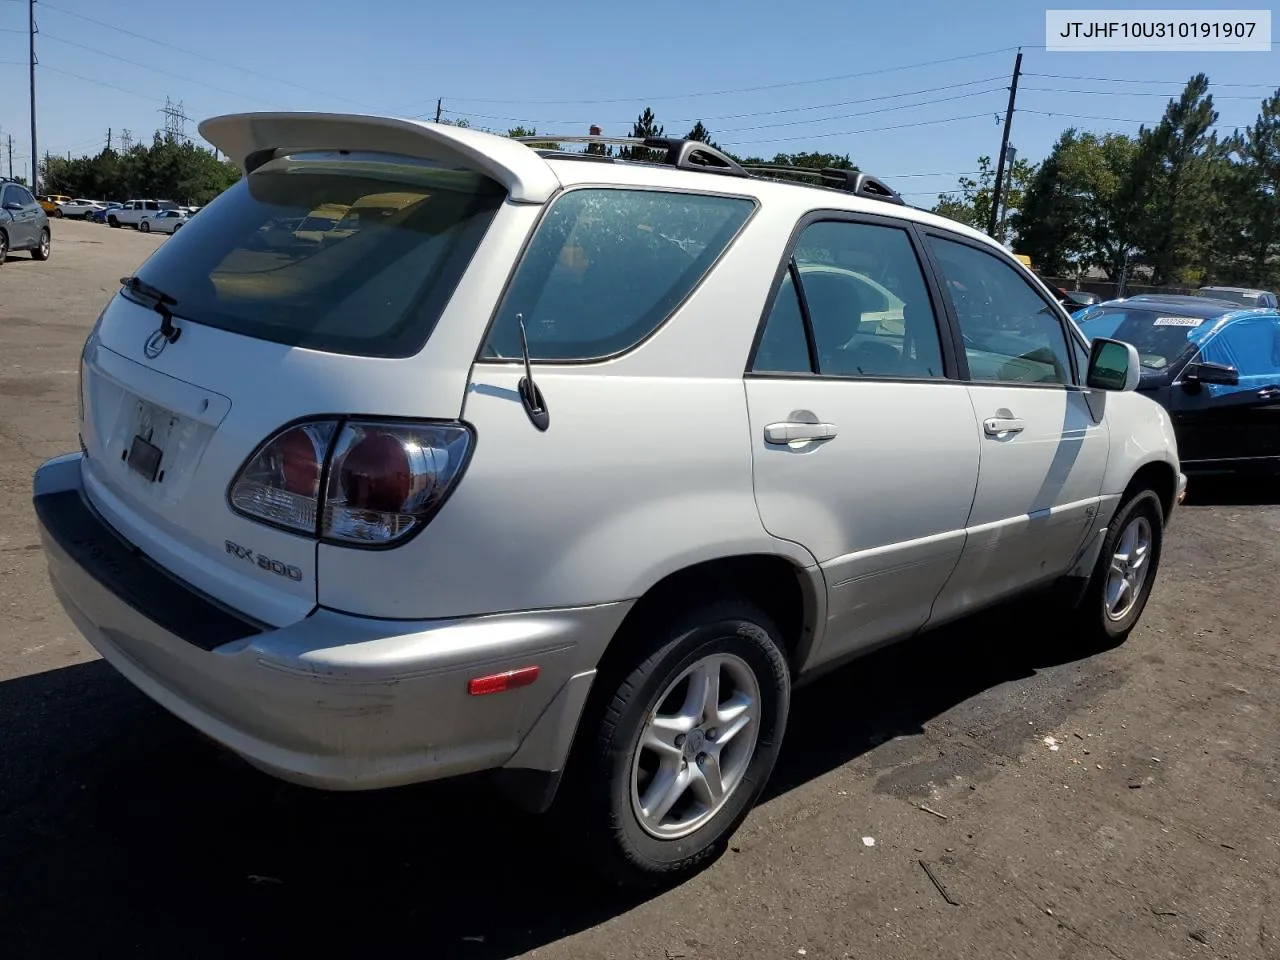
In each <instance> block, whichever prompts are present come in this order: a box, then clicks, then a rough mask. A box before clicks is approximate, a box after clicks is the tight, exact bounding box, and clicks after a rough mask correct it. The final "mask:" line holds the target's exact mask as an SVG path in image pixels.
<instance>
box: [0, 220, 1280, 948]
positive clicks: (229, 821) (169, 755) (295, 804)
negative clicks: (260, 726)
mask: <svg viewBox="0 0 1280 960" xmlns="http://www.w3.org/2000/svg"><path fill="white" fill-rule="evenodd" d="M163 242H165V241H164V240H162V239H160V238H157V237H154V236H151V237H148V236H143V235H140V234H137V233H134V232H133V231H129V230H110V229H109V228H107V227H103V226H96V225H91V224H80V223H64V222H57V223H55V225H54V247H53V257H52V259H51V260H50V261H49V262H48V263H44V264H37V263H35V262H33V261H31V260H29V259H27V258H26V256H25V255H16V256H14V257H13V258H11V259H10V261H9V262H8V263H7V264H6V265H4V266H3V268H0V414H2V415H0V956H3V957H6V958H7V957H13V958H27V957H37V958H44V957H70V956H102V957H166V958H168V957H174V956H184V957H223V956H231V955H235V956H257V955H260V954H261V955H267V954H271V955H277V956H278V955H280V954H281V953H282V951H283V952H284V954H285V955H288V956H303V955H308V953H309V954H311V955H317V956H320V955H332V954H337V953H339V952H341V953H345V954H354V953H355V952H357V951H359V952H362V953H372V952H382V951H389V950H396V951H398V952H400V951H404V952H407V951H412V952H413V953H414V954H415V955H418V956H424V957H452V956H458V957H480V958H487V957H508V956H515V955H522V954H528V955H532V956H538V957H548V958H550V957H556V958H568V957H575V958H594V957H619V958H623V957H625V958H631V957H636V958H656V960H672V958H676V957H684V958H689V960H694V958H703V957H719V958H765V957H768V958H786V957H798V956H804V957H808V958H820V957H856V958H870V957H875V958H884V960H897V958H903V960H906V958H911V960H917V958H930V960H932V958H951V957H957V958H959V957H966V958H975V960H993V958H1004V957H1025V958H1041V957H1046V958H1047V957H1061V958H1071V960H1092V958H1099V960H1108V958H1109V960H1116V958H1125V960H1156V958H1166V957H1224V958H1225V957H1230V958H1236V960H1250V958H1259V960H1262V958H1275V957H1280V783H1278V779H1280V763H1278V762H1277V759H1276V739H1275V734H1276V731H1277V730H1278V729H1280V658H1278V655H1277V632H1276V618H1277V614H1276V596H1277V580H1276V573H1275V571H1276V570H1277V568H1280V507H1277V506H1276V504H1277V503H1280V496H1277V491H1276V489H1275V488H1276V486H1277V485H1276V484H1270V485H1253V486H1241V485H1236V484H1223V483H1213V484H1207V483H1193V485H1192V488H1191V490H1192V502H1191V503H1190V504H1189V505H1188V506H1186V507H1184V508H1182V510H1181V511H1180V513H1179V514H1178V516H1177V517H1176V518H1175V521H1174V525H1173V529H1172V530H1171V532H1170V538H1169V540H1168V542H1167V547H1166V553H1165V558H1164V564H1163V568H1162V570H1161V576H1160V580H1159V583H1158V585H1157V587H1156V591H1155V594H1154V597H1153V599H1152V602H1151V604H1150V605H1149V606H1148V608H1147V612H1146V615H1145V617H1144V620H1143V622H1142V625H1141V626H1140V627H1139V629H1138V630H1137V631H1136V632H1135V633H1134V634H1133V636H1132V637H1131V638H1130V640H1129V641H1128V643H1126V644H1125V645H1124V646H1122V647H1119V648H1116V649H1112V650H1108V651H1105V652H1101V653H1095V654H1094V655H1092V656H1088V657H1082V656H1081V655H1080V652H1079V651H1078V650H1074V649H1073V648H1072V646H1071V644H1070V643H1069V642H1068V640H1067V639H1066V638H1064V637H1062V636H1061V635H1060V634H1058V633H1057V632H1056V631H1055V629H1054V626H1053V624H1052V623H1051V622H1048V621H1047V619H1046V618H1045V616H1044V614H1043V611H1041V610H1038V609H1037V607H1036V605H1035V604H1024V605H1022V606H1020V607H1017V608H1010V609H1006V610H1002V611H998V612H995V613H992V614H989V615H985V616H983V617H981V618H980V619H978V620H974V621H970V622H967V623H964V624H961V625H959V626H957V627H953V628H949V629H946V630H944V631H941V632H939V633H936V634H932V635H929V636H926V637H922V638H919V639H917V640H913V641H910V642H907V643H905V644H901V645H898V646H897V647H894V648H891V649H889V650H886V651H882V652H880V653H878V654H875V655H873V656H871V657H869V658H867V659H865V660H863V661H861V662H859V663H857V664H854V665H853V666H851V667H850V668H848V669H846V670H844V671H842V672H840V673H838V674H836V675H833V676H831V677H829V678H827V679H824V680H823V681H821V682H820V683H818V684H816V685H814V686H812V687H810V688H808V689H806V690H805V691H804V692H802V693H801V694H799V695H798V696H797V699H796V702H795V705H794V713H793V717H792V721H791V725H790V728H789V730H788V734H787V742H786V745H785V747H784V750H783V755H782V759H781V761H780V764H779V767H778V770H777V772H776V774H775V776H774V780H773V783H772V784H771V785H770V789H769V793H768V796H767V798H766V799H765V801H764V802H763V803H762V804H761V806H760V807H759V808H758V809H757V810H756V811H755V812H754V813H753V815H752V816H751V818H750V819H749V820H748V821H747V824H746V826H745V827H744V828H743V830H742V832H741V833H740V834H739V835H738V837H737V838H736V839H735V841H734V846H733V848H732V850H731V851H730V852H729V853H727V854H726V855H725V857H724V858H723V859H722V860H721V861H720V862H718V863H716V864H715V865H714V866H712V867H711V868H710V869H709V870H707V871H706V872H705V873H704V874H702V875H700V876H699V877H697V878H695V879H693V880H692V881H690V882H688V883H686V884H684V885H683V886H681V887H679V888H678V889H675V890H673V891H670V892H667V893H665V894H662V895H660V896H657V897H654V898H652V899H648V900H633V899H624V898H620V897H618V896H616V895H613V894H611V893H608V892H606V891H604V890H602V889H601V888H600V887H599V886H598V885H597V884H596V883H595V882H593V880H592V879H591V878H590V877H586V876H583V875H581V874H580V873H579V872H578V871H577V870H576V869H575V868H574V867H573V866H571V865H570V861H569V858H568V857H567V856H566V855H565V851H564V850H563V849H561V847H560V844H561V843H562V841H558V840H556V839H555V838H554V837H553V836H552V835H551V834H550V833H549V832H548V831H547V830H546V829H545V827H544V825H543V824H542V823H541V822H540V821H538V820H536V819H529V818H525V817H522V816H519V815H516V814H514V813H512V812H510V811H509V810H508V809H507V808H505V807H504V806H503V805H501V803H499V802H497V801H496V800H494V799H493V798H491V797H490V796H488V795H487V794H485V793H483V792H481V791H478V790H476V789H475V788H474V787H472V786H467V785H451V786H436V787H426V788H411V789H405V790H398V791H394V792H388V793H383V794H379V795H371V794H363V795H351V794H343V795H330V794H322V793H316V792H310V791H307V790H303V789H298V788H294V787H290V786H285V785H282V784H278V783H276V782H275V781H273V780H271V779H269V778H267V777H265V776H263V775H261V774H258V773H256V772H254V771H251V770H249V769H247V768H246V767H244V766H243V765H241V763H240V762H239V761H238V760H236V759H235V758H233V757H229V756H227V755H225V754H223V753H222V752H220V751H219V750H217V749H215V748H214V747H212V746H210V745H209V744H207V743H206V742H205V741H204V740H202V739H201V738H200V737H198V736H197V735H195V734H194V733H193V732H191V731H190V730H189V729H188V728H186V727H184V726H183V725H182V724H180V723H179V722H178V721H176V720H174V719H172V718H171V717H170V716H169V715H168V714H166V713H164V712H163V711H161V710H160V709H159V708H157V707H155V706H153V705H152V704H151V703H150V702H149V701H148V700H146V699H145V698H144V697H143V696H142V695H141V694H139V693H137V692H135V691H134V689H133V688H132V687H130V686H129V685H128V684H126V683H125V682H124V681H123V680H121V679H119V678H118V677H117V676H116V675H115V674H114V672H113V671H112V670H110V669H109V668H107V667H106V666H105V665H104V664H103V663H102V662H100V661H99V660H98V659H97V657H96V655H95V654H94V653H93V651H92V650H91V649H90V647H89V646H88V645H87V644H86V643H85V642H84V641H83V640H82V639H80V637H79V636H78V634H77V633H76V632H75V630H74V628H73V627H72V626H71V624H70V623H69V621H68V620H67V618H66V617H65V616H64V615H63V613H62V611H61V610H60V608H59V607H58V605H57V603H56V602H55V600H54V598H53V596H52V593H51V591H50V589H49V586H48V582H47V579H46V576H45V572H44V562H43V558H42V556H41V552H40V547H39V544H38V542H37V539H36V534H35V528H34V523H33V519H32V512H31V507H30V500H29V490H30V477H31V473H32V471H33V470H34V469H35V467H36V465H37V464H38V463H39V462H40V461H41V460H42V459H43V458H45V457H47V456H51V455H54V454H57V453H61V452H65V451H67V450H70V449H73V448H74V447H75V432H74V415H75V408H74V394H75V382H76V377H75V363H76V357H77V352H78V350H79V347H80V344H81V342H82V340H83V337H84V335H85V333H86V332H87V330H88V328H89V326H90V325H91V324H92V322H93V319H94V317H95V316H96V315H97V312H98V311H99V309H100V308H101V306H102V304H103V303H104V302H105V300H106V298H107V297H108V295H109V293H110V291H111V290H113V289H114V287H115V284H116V283H117V281H118V279H119V277H121V276H123V275H125V274H127V273H128V272H130V271H131V270H132V269H133V268H134V267H136V266H137V264H138V263H139V262H141V260H142V259H143V258H144V257H145V256H146V255H147V254H148V253H149V252H150V251H151V250H153V249H155V247H156V246H158V245H159V244H160V243H163ZM1047 738H1053V740H1054V741H1055V742H1054V743H1053V744H1052V745H1051V744H1050V743H1049V742H1048V741H1047ZM925 807H927V808H928V810H926V809H924V808H925ZM865 838H874V841H875V842H874V845H868V842H867V840H866V839H865ZM922 862H923V863H924V864H927V866H928V872H927V871H926V869H925V868H924V867H923V866H922V865H921V864H922ZM930 872H931V873H932V875H933V877H935V878H936V879H937V882H938V884H939V885H940V886H941V889H939V886H937V885H935V883H934V881H933V880H932V879H931V877H930V875H929V873H930ZM943 891H945V893H944V892H943ZM949 901H954V902H949Z"/></svg>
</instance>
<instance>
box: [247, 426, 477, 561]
mask: <svg viewBox="0 0 1280 960" xmlns="http://www.w3.org/2000/svg"><path fill="white" fill-rule="evenodd" d="M471 447H472V434H471V430H470V428H469V427H466V426H464V425H463V424H459V423H409V422H403V421H386V422H382V421H366V420H324V421H315V422H311V423H304V424H300V425H297V426H293V427H288V428H286V429H284V430H282V431H280V432H279V433H277V434H275V435H274V436H272V437H271V438H269V439H268V440H267V442H266V443H264V444H263V445H262V446H261V447H260V448H259V449H258V450H257V452H255V453H254V455H253V456H252V457H250V458H249V461H248V462H247V463H246V464H245V465H244V467H243V468H241V470H240V472H239V473H238V474H237V475H236V478H235V480H234V481H232V484H231V490H230V492H229V495H228V498H229V500H230V502H231V507H232V509H233V510H235V511H236V512H237V513H239V514H241V515H242V516H246V517H249V518H250V519H252V520H258V521H260V522H263V523H268V524H271V525H272V526H277V527H281V528H283V529H286V530H290V531H293V532H294V533H301V534H307V535H310V536H315V537H319V538H320V539H321V540H325V541H327V542H331V543H339V544H346V545H352V546H366V547H383V546H391V545H394V544H396V543H399V542H401V541H403V540H405V539H406V538H407V537H408V536H409V535H410V534H412V533H413V532H415V531H417V530H418V529H420V528H421V527H422V526H424V525H425V524H426V523H427V521H428V520H430V519H431V515H432V514H433V513H435V511H436V510H438V509H439V507H440V505H441V504H442V503H443V502H444V499H445V497H446V496H447V495H448V493H449V490H450V488H451V487H452V485H453V483H454V481H455V480H456V479H457V478H458V476H459V474H460V473H461V472H462V466H463V464H464V463H465V462H466V459H467V456H468V454H469V453H470V452H471Z"/></svg>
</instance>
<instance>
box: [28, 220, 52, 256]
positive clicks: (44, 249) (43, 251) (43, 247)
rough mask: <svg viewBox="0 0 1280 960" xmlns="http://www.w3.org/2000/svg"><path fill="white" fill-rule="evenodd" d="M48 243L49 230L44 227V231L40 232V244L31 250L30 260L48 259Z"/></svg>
mask: <svg viewBox="0 0 1280 960" xmlns="http://www.w3.org/2000/svg"><path fill="white" fill-rule="evenodd" d="M49 241H50V238H49V230H48V228H47V227H46V228H45V229H44V230H41V231H40V242H39V243H38V244H37V245H36V246H35V247H33V248H32V250H31V259H32V260H48V259H49V251H50V249H51V248H50V243H49Z"/></svg>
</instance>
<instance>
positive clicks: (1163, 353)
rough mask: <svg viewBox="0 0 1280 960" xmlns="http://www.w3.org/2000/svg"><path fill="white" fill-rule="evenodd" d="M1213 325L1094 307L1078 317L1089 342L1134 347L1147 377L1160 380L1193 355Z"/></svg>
mask: <svg viewBox="0 0 1280 960" xmlns="http://www.w3.org/2000/svg"><path fill="white" fill-rule="evenodd" d="M1214 322H1215V321H1213V320H1206V319H1203V318H1201V317H1188V316H1179V315H1178V314H1177V313H1176V312H1172V311H1169V312H1164V311H1155V310H1145V309H1142V310H1139V309H1134V308H1132V307H1128V308H1126V307H1091V308H1089V309H1088V310H1085V311H1084V312H1083V313H1078V314H1076V324H1077V326H1079V328H1080V330H1081V332H1082V333H1083V334H1084V335H1085V336H1086V337H1088V338H1089V339H1090V340H1092V339H1093V338H1095V337H1103V338H1106V339H1108V340H1120V341H1123V342H1124V343H1131V344H1133V346H1134V347H1135V348H1136V349H1137V351H1138V358H1139V359H1140V360H1141V362H1142V373H1143V375H1144V376H1159V375H1161V374H1163V373H1164V371H1165V370H1167V369H1169V368H1170V367H1173V366H1174V365H1176V364H1177V363H1178V361H1180V360H1181V359H1182V358H1183V357H1185V356H1187V355H1188V354H1190V353H1192V352H1194V351H1195V350H1196V347H1197V344H1198V343H1199V341H1200V337H1201V336H1202V335H1203V334H1204V332H1205V331H1207V330H1208V329H1209V328H1210V327H1212V326H1213V325H1214Z"/></svg>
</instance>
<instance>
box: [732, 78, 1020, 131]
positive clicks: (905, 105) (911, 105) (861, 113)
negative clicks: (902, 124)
mask: <svg viewBox="0 0 1280 960" xmlns="http://www.w3.org/2000/svg"><path fill="white" fill-rule="evenodd" d="M1005 89H1006V88H1005V87H992V88H990V89H988V90H977V91H974V92H972V93H959V94H956V95H955V96H954V97H938V98H937V99H934V100H921V101H920V102H919V103H899V104H894V105H893V106H890V107H877V108H876V109H875V110H862V111H859V112H858V113H846V114H842V115H840V116H835V117H812V118H809V119H806V120H782V121H779V122H778V123H762V124H758V125H756V126H753V127H731V128H729V129H727V130H720V131H717V132H718V133H745V132H747V131H749V130H768V129H772V128H774V127H794V126H797V125H799V124H804V123H826V122H828V121H830V120H850V119H853V118H854V117H869V116H872V115H873V114H877V113H889V112H892V111H894V110H910V109H912V108H914V107H928V106H932V105H933V104H935V103H950V102H951V101H953V100H966V99H968V98H970V97H984V96H986V95H987V94H991V93H1001V92H1003V91H1004V90H1005Z"/></svg>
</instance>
